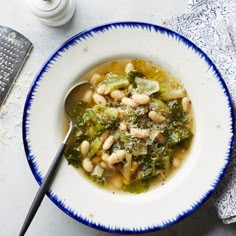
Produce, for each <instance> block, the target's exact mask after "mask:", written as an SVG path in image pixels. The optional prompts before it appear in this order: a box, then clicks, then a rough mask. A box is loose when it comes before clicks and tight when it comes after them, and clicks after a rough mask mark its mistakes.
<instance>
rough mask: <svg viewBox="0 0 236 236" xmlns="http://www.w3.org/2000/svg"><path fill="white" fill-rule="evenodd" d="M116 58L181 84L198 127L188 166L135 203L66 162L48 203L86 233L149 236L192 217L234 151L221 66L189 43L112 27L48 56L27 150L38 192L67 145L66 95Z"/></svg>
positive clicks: (33, 102) (28, 121)
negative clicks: (157, 69) (154, 68)
mask: <svg viewBox="0 0 236 236" xmlns="http://www.w3.org/2000/svg"><path fill="white" fill-rule="evenodd" d="M119 58H142V59H146V60H149V61H152V62H153V63H156V64H159V65H161V66H162V67H163V68H165V69H166V70H167V71H169V72H170V73H172V74H173V75H174V76H176V77H177V78H178V79H180V80H181V81H182V82H183V84H184V86H185V88H186V90H187V92H188V95H189V97H190V99H191V101H192V107H193V110H194V114H195V124H196V130H195V134H194V139H193V143H192V148H191V152H190V154H189V156H188V157H187V160H186V161H185V162H184V164H183V165H182V166H181V168H180V169H179V170H178V171H177V172H176V174H175V175H174V176H173V177H172V178H171V179H170V180H169V181H167V182H166V183H165V185H163V186H160V187H156V188H154V189H152V190H150V191H148V192H146V193H142V194H137V195H135V194H112V192H108V191H106V190H103V189H100V188H98V187H96V186H95V185H94V184H92V183H90V182H89V181H88V180H86V179H85V178H84V177H83V176H81V175H80V174H79V173H78V171H76V169H75V168H73V167H72V166H68V164H67V161H66V160H65V159H64V160H63V162H62V165H61V166H60V169H59V172H58V175H57V176H56V178H55V181H54V183H53V185H52V186H51V189H50V191H49V193H48V197H49V198H50V199H51V200H52V201H53V202H54V203H55V204H56V205H57V206H58V207H59V208H60V209H62V210H63V211H64V212H65V213H66V214H68V215H69V216H71V217H73V218H74V219H76V220H78V221H80V222H82V223H84V224H86V225H88V226H91V227H94V228H97V229H101V230H105V231H109V232H120V233H141V232H149V231H153V230H158V229H161V228H164V227H167V226H168V225H170V224H172V223H175V222H177V221H179V220H181V219H183V218H184V217H186V216H188V215H189V214H190V213H192V212H193V211H195V210H196V209H197V208H198V207H199V206H200V205H201V203H202V202H203V201H204V200H206V199H207V198H208V197H209V195H210V193H212V191H213V190H214V189H215V187H216V186H217V184H218V183H219V181H220V179H221V178H222V176H223V173H224V172H225V169H226V167H227V164H228V162H229V160H230V155H231V151H232V145H233V115H232V104H231V99H230V96H229V92H228V89H227V87H226V85H225V82H224V81H223V79H222V77H221V75H220V73H219V71H218V70H217V68H216V66H215V65H214V64H213V63H212V61H211V60H210V59H209V58H208V57H207V55H206V54H205V53H204V52H203V51H202V50H201V49H199V48H198V47H197V46H195V45H194V44H193V43H192V42H190V41H189V40H188V39H186V38H184V37H182V36H180V35H179V34H177V33H175V32H173V31H171V30H168V29H166V28H163V27H160V26H156V25H151V24H147V23H138V22H119V23H111V24H107V25H102V26H99V27H96V28H93V29H90V30H87V31H84V32H82V33H79V34H77V35H75V36H74V37H72V38H71V39H69V40H68V41H66V42H65V43H64V44H63V45H62V46H61V47H60V48H59V49H58V50H56V51H55V52H54V53H53V54H52V55H51V57H50V58H49V59H48V60H47V61H46V63H45V64H44V65H43V67H42V69H41V70H40V71H39V73H38V75H37V76H36V78H35V80H34V82H33V84H32V87H31V89H30V91H29V94H28V96H27V99H26V103H25V107H24V115H23V141H24V147H25V152H26V156H27V160H28V162H29V165H30V168H31V170H32V172H33V174H34V176H35V178H36V180H37V182H38V183H39V184H41V182H42V179H43V177H44V176H45V174H46V171H47V170H48V168H49V165H50V163H51V162H52V159H53V157H54V156H55V153H56V152H57V149H58V147H59V146H60V144H61V142H62V139H63V137H62V122H63V119H62V117H63V102H64V97H65V94H66V93H67V91H68V90H69V89H70V88H71V87H72V86H73V85H74V84H75V83H76V82H77V81H78V79H79V78H80V77H81V76H83V75H84V74H85V73H86V72H87V71H89V70H90V69H91V68H93V67H95V66H96V65H99V64H101V63H103V62H106V61H109V60H113V59H119Z"/></svg>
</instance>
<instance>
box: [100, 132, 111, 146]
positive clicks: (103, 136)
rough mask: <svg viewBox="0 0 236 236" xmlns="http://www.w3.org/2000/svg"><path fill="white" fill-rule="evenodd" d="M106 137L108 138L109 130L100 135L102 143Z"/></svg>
mask: <svg viewBox="0 0 236 236" xmlns="http://www.w3.org/2000/svg"><path fill="white" fill-rule="evenodd" d="M108 136H109V130H106V131H104V132H103V134H102V135H101V138H102V142H103V143H104V142H105V140H106V139H107V137H108Z"/></svg>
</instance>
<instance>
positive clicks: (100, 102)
mask: <svg viewBox="0 0 236 236" xmlns="http://www.w3.org/2000/svg"><path fill="white" fill-rule="evenodd" d="M93 100H94V102H95V103H96V104H98V105H101V106H106V105H107V101H106V99H105V98H104V97H103V96H102V95H99V94H97V93H94V94H93Z"/></svg>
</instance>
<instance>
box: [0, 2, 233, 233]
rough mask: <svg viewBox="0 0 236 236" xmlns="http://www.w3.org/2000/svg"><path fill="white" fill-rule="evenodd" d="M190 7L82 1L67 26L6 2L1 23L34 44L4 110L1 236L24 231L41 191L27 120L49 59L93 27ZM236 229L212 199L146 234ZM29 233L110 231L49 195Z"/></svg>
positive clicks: (0, 119) (0, 120)
mask: <svg viewBox="0 0 236 236" xmlns="http://www.w3.org/2000/svg"><path fill="white" fill-rule="evenodd" d="M186 5H187V0H178V1H176V0H165V1H157V0H148V1H147V0H129V1H127V0H126V1H125V0H112V1H107V0H89V1H88V0H80V1H79V0H77V1H76V12H75V15H74V17H73V18H72V20H71V21H70V22H69V23H67V24H66V25H64V26H62V27H58V28H50V27H47V26H44V25H42V24H41V23H40V22H38V20H37V19H35V18H34V16H33V15H32V13H31V12H30V9H29V6H28V4H27V1H26V0H23V1H17V0H11V1H8V0H0V24H1V25H3V26H7V27H10V28H13V29H15V30H17V31H19V32H20V33H22V34H23V35H24V36H26V37H27V38H29V40H31V42H32V43H33V46H34V48H33V50H32V52H31V54H30V57H29V58H28V60H27V63H26V64H25V66H24V68H23V70H22V71H21V73H20V75H19V77H18V79H17V82H16V84H15V86H14V88H13V90H12V91H11V94H10V96H9V98H8V99H7V102H6V104H5V106H4V110H3V111H1V112H0V225H1V226H0V235H2V236H8V235H18V233H19V230H20V228H21V225H22V223H23V221H24V218H25V216H26V213H27V211H28V209H29V207H30V205H31V202H32V200H33V198H34V196H35V193H36V191H37V189H38V185H37V183H36V181H35V179H34V177H33V175H32V173H31V170H30V168H29V166H28V163H27V161H26V158H25V152H24V148H23V143H22V134H21V120H22V112H23V107H24V101H25V98H26V96H27V92H28V89H29V86H30V84H31V82H32V81H33V79H34V77H35V75H36V73H37V71H38V70H39V68H40V67H41V65H42V64H43V62H44V61H45V60H46V59H47V58H48V57H49V56H50V54H52V52H53V51H54V50H55V49H56V48H58V47H59V46H60V45H61V44H62V43H63V42H64V41H65V40H66V39H68V38H69V37H71V36H73V35H74V34H76V33H78V32H80V31H82V30H85V29H87V28H90V27H93V26H96V25H100V24H103V23H108V22H114V21H143V22H150V23H154V24H161V18H162V17H165V16H169V15H175V14H178V13H181V12H184V9H185V7H186ZM173 201H174V199H173ZM114 214H115V213H114ZM144 217H145V216H144ZM235 232H236V224H234V225H233V224H232V225H223V224H222V222H221V221H220V220H219V219H218V218H217V215H216V212H215V209H214V208H213V207H212V206H211V204H209V201H208V203H205V204H204V205H203V206H202V207H200V209H198V210H197V211H196V212H195V213H193V214H192V215H191V216H190V217H188V218H186V219H184V220H183V221H181V222H179V223H177V224H175V225H173V226H171V227H169V228H167V229H164V230H162V231H158V232H153V233H148V234H145V235H150V236H151V235H163V236H165V235H166V236H167V235H175V236H178V235H181V236H182V235H212V236H213V235H214V236H215V235H219V236H220V235H226V236H228V235H232V236H233V235H235ZM26 235H35V236H37V235H44V236H48V235H56V236H62V235H70V236H73V235H84V236H90V235H91V236H93V235H97V236H98V235H99V236H106V235H107V236H108V235H110V234H109V233H105V232H101V231H98V230H95V229H91V228H89V227H87V226H85V225H82V224H80V223H79V222H76V221H75V220H73V219H72V218H70V217H69V216H67V215H66V214H64V213H63V212H62V211H61V210H60V209H58V208H57V207H56V206H55V205H54V204H52V202H51V201H50V200H49V199H48V198H47V197H45V199H44V200H43V202H42V204H41V207H40V208H39V211H38V212H37V214H36V216H35V218H34V220H33V222H32V224H31V226H30V228H29V229H28V232H27V234H26ZM115 235H118V234H115Z"/></svg>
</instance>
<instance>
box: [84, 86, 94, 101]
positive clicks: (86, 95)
mask: <svg viewBox="0 0 236 236" xmlns="http://www.w3.org/2000/svg"><path fill="white" fill-rule="evenodd" d="M92 98H93V90H92V89H88V90H87V91H86V92H85V93H84V96H83V101H85V102H88V103H90V102H91V101H92Z"/></svg>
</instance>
